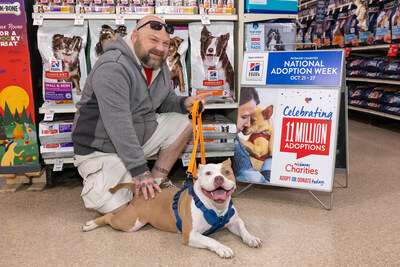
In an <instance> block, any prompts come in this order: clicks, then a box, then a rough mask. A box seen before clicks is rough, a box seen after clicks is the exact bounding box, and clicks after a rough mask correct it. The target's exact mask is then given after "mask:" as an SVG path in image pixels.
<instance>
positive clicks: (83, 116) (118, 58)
mask: <svg viewBox="0 0 400 267" xmlns="http://www.w3.org/2000/svg"><path fill="white" fill-rule="evenodd" d="M173 31H174V28H173V27H172V26H170V25H167V24H165V23H164V21H163V20H162V19H160V18H159V17H156V16H154V15H149V16H146V17H144V18H142V19H141V20H140V21H139V22H138V24H137V26H136V28H135V29H134V30H133V32H131V33H130V34H128V35H126V36H125V37H123V38H121V37H119V38H118V39H116V40H110V41H108V42H107V43H106V44H105V46H104V51H105V53H104V54H103V55H102V56H101V57H100V58H99V60H98V61H97V62H96V64H95V66H94V67H93V69H92V70H91V72H90V74H89V76H88V77H87V80H86V84H85V87H84V90H83V92H82V99H81V100H80V101H79V102H78V103H77V112H76V114H75V119H74V125H73V129H72V140H73V142H74V152H75V161H74V164H75V166H76V167H78V171H79V173H80V175H81V176H82V178H83V183H84V185H83V189H82V198H83V201H84V203H85V207H86V208H90V209H95V210H97V211H99V212H101V213H108V212H112V213H116V212H118V211H119V210H121V209H122V208H124V207H125V206H126V205H127V204H128V203H129V201H130V200H131V199H132V192H131V191H130V190H128V189H126V188H124V189H121V190H118V191H117V192H116V193H115V194H111V193H110V192H109V191H108V189H109V188H111V187H114V186H115V185H117V184H119V183H132V182H133V183H135V185H136V192H135V197H139V195H140V192H141V193H142V194H143V195H144V198H145V199H148V194H150V196H151V197H152V198H154V197H155V192H154V190H156V191H158V192H161V189H160V184H161V183H162V182H166V180H167V179H168V178H166V177H167V175H168V173H169V171H170V170H171V168H172V166H173V164H174V163H175V162H176V160H177V159H178V157H179V156H180V154H181V152H182V150H183V149H184V147H185V145H186V143H187V141H188V139H189V138H190V136H191V133H192V132H191V131H192V127H191V126H190V124H189V120H188V118H187V115H184V114H187V113H188V111H190V109H191V108H192V106H193V103H194V102H195V101H196V100H201V101H203V103H204V100H203V99H204V98H205V97H207V96H210V94H208V93H207V94H202V95H198V96H191V97H182V96H177V95H176V94H175V93H174V90H173V88H172V86H171V82H170V74H169V70H168V65H167V64H166V63H165V60H166V58H167V56H168V48H169V42H170V38H169V34H172V33H173ZM156 154H158V155H157V160H156V162H155V164H154V167H153V169H152V171H151V172H150V170H149V167H148V165H147V161H146V158H148V157H150V156H153V155H156Z"/></svg>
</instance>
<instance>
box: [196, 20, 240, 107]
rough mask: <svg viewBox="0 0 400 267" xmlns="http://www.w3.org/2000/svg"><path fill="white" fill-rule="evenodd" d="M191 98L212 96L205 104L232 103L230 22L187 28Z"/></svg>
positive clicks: (232, 74) (231, 35)
mask: <svg viewBox="0 0 400 267" xmlns="http://www.w3.org/2000/svg"><path fill="white" fill-rule="evenodd" d="M189 38H190V43H191V56H190V58H191V73H192V75H191V77H192V80H191V84H192V94H194V95H195V94H200V93H203V92H212V93H213V96H211V97H208V98H207V99H206V101H207V102H220V103H226V102H232V101H233V98H234V96H235V89H234V88H235V86H234V71H233V66H234V45H233V39H234V38H233V22H213V23H212V24H211V25H208V26H203V25H202V24H201V23H198V22H193V23H190V24H189Z"/></svg>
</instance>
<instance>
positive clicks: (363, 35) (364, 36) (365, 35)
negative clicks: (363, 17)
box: [359, 2, 380, 45]
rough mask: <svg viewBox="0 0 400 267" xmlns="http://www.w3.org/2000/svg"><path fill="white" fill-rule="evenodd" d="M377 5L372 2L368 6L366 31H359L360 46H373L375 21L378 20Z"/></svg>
mask: <svg viewBox="0 0 400 267" xmlns="http://www.w3.org/2000/svg"><path fill="white" fill-rule="evenodd" d="M379 7H380V5H379V3H377V2H374V3H372V4H370V5H368V10H367V14H368V31H363V30H360V31H359V39H360V42H359V44H360V45H373V44H374V39H375V31H376V20H377V18H378V12H379Z"/></svg>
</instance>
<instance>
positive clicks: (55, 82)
mask: <svg viewBox="0 0 400 267" xmlns="http://www.w3.org/2000/svg"><path fill="white" fill-rule="evenodd" d="M87 28H88V26H87V22H86V21H85V22H84V25H83V26H77V27H75V26H74V21H73V20H65V21H64V20H44V21H43V26H42V27H39V30H38V33H37V36H38V38H37V39H38V48H39V52H40V55H41V57H42V62H43V98H44V104H43V107H46V106H49V105H52V104H76V103H77V102H78V101H79V100H80V97H81V92H82V90H83V86H84V85H85V81H86V76H87V70H86V57H85V47H86V39H87Z"/></svg>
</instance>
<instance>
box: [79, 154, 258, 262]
mask: <svg viewBox="0 0 400 267" xmlns="http://www.w3.org/2000/svg"><path fill="white" fill-rule="evenodd" d="M197 177H198V180H197V181H196V182H195V183H194V185H193V188H192V189H189V188H188V189H185V190H184V191H182V192H181V194H180V196H179V199H178V200H177V202H176V207H177V212H178V214H179V218H180V220H181V231H180V230H179V228H178V226H177V221H178V220H177V218H176V216H175V211H174V209H173V203H174V196H175V194H176V193H177V192H178V191H179V189H176V188H165V189H163V191H162V192H161V193H156V194H157V195H156V197H155V198H154V199H149V200H145V199H144V198H143V196H141V197H139V198H133V199H132V201H131V202H130V203H129V205H128V206H127V207H126V208H124V209H123V210H121V211H120V212H119V213H117V214H115V215H113V214H112V213H108V214H106V215H104V216H102V217H100V218H97V219H95V220H92V221H89V222H87V223H86V224H85V225H84V226H83V230H84V231H90V230H92V229H95V228H97V227H98V226H100V225H103V224H109V225H111V227H113V228H114V229H118V230H122V231H127V232H135V231H137V230H139V229H140V228H142V227H143V226H144V225H146V224H147V223H150V224H151V225H152V226H154V227H155V228H158V229H160V230H164V231H170V232H176V233H179V232H181V233H182V243H183V244H185V245H189V246H192V247H196V248H206V249H209V250H211V251H214V252H216V253H217V254H218V255H219V256H221V257H224V258H230V257H233V255H234V254H233V251H232V249H230V248H229V247H227V246H225V245H223V244H221V243H219V242H218V241H216V240H214V239H212V238H210V237H208V236H205V235H203V234H204V233H206V232H207V231H209V229H211V228H212V225H211V224H209V223H208V222H207V220H206V219H205V217H204V214H203V211H202V210H201V209H200V208H199V207H198V206H197V205H198V201H197V205H196V203H195V201H194V199H196V197H195V196H194V195H193V192H194V193H195V195H197V197H198V199H199V200H200V201H201V202H202V203H203V204H204V207H205V208H207V209H208V210H209V211H208V213H209V212H210V210H212V211H214V212H215V214H216V216H219V217H222V216H227V214H229V215H231V217H230V219H229V222H227V223H226V224H225V227H226V228H228V229H229V230H230V231H231V232H232V233H234V234H236V235H238V236H240V237H241V238H242V239H243V241H244V242H245V243H246V244H247V245H249V246H250V247H260V246H261V245H262V242H261V240H260V239H259V238H257V237H255V236H252V235H250V233H249V232H248V231H247V229H246V228H245V226H244V223H243V221H242V219H241V218H240V217H239V215H238V213H237V211H236V210H235V208H234V207H233V205H232V204H231V195H232V193H233V191H234V190H235V188H236V182H235V177H234V175H233V171H232V168H231V161H230V159H228V160H226V161H224V162H222V163H219V164H206V165H199V168H198V170H197ZM121 187H129V188H130V189H131V190H133V191H134V190H135V185H134V184H120V185H117V186H116V187H114V188H113V189H112V190H111V189H110V192H114V191H116V190H118V189H119V188H121ZM191 190H192V191H191ZM189 192H192V193H189ZM232 209H233V210H232Z"/></svg>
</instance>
